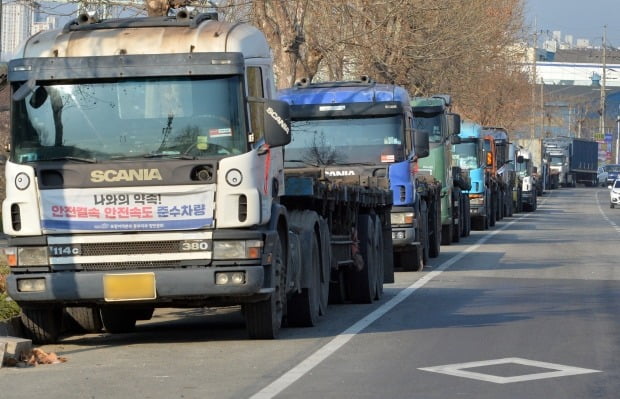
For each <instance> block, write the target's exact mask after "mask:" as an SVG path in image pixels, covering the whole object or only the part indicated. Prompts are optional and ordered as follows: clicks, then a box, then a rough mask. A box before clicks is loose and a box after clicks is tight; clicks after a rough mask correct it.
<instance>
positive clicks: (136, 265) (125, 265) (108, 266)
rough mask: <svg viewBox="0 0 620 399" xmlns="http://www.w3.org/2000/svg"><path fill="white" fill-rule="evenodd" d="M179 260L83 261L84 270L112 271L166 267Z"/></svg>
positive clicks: (177, 262)
mask: <svg viewBox="0 0 620 399" xmlns="http://www.w3.org/2000/svg"><path fill="white" fill-rule="evenodd" d="M180 265H181V262H180V261H153V262H148V261H147V262H120V263H118V262H114V263H83V264H81V265H80V266H81V268H82V270H84V271H93V272H94V271H112V270H143V269H166V268H174V267H179V266H180Z"/></svg>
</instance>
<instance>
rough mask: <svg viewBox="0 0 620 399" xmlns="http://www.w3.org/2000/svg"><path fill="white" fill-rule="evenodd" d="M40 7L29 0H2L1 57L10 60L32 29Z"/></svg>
mask: <svg viewBox="0 0 620 399" xmlns="http://www.w3.org/2000/svg"><path fill="white" fill-rule="evenodd" d="M38 7H39V4H37V3H36V2H32V1H28V0H12V1H2V44H1V48H0V51H2V53H1V54H0V58H1V59H2V60H3V61H6V60H8V59H9V58H10V57H11V56H12V54H13V52H14V51H15V50H16V49H17V48H18V47H19V45H20V44H21V43H22V42H23V41H24V40H26V39H27V38H28V37H29V36H30V35H31V31H32V24H33V22H34V12H35V10H36V9H37V8H38Z"/></svg>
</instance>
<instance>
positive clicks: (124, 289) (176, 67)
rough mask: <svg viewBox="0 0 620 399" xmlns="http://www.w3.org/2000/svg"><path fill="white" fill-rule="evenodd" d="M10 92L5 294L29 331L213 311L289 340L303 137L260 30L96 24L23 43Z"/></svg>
mask: <svg viewBox="0 0 620 399" xmlns="http://www.w3.org/2000/svg"><path fill="white" fill-rule="evenodd" d="M8 81H9V83H10V90H11V95H12V97H11V98H12V104H11V152H10V159H9V160H8V161H7V163H6V177H7V179H6V181H7V186H6V199H5V200H4V202H3V205H2V209H3V215H4V218H3V227H4V232H5V233H6V234H7V235H8V236H9V238H8V248H7V249H6V253H7V255H8V259H9V266H10V269H11V274H10V275H9V277H8V280H7V285H8V292H9V295H10V296H11V297H12V298H13V299H14V300H15V301H16V302H17V303H18V304H19V305H20V306H21V308H22V321H23V324H24V326H25V329H26V333H27V334H28V336H29V337H31V338H32V339H33V340H34V341H35V342H39V343H46V342H54V341H55V340H56V339H57V338H58V337H59V335H60V333H61V332H62V331H61V327H62V325H61V324H62V323H61V320H62V318H63V312H68V313H69V314H70V315H72V316H73V317H74V318H76V319H77V321H78V322H79V323H80V324H82V325H84V326H90V327H93V329H94V330H97V329H96V328H95V327H96V326H98V325H99V326H100V325H101V319H102V321H103V325H104V326H105V328H106V329H107V330H108V332H125V331H129V330H131V329H132V328H133V327H134V326H135V323H136V320H138V319H144V318H150V317H151V315H152V313H153V310H154V309H155V308H157V307H193V306H206V305H207V304H208V305H210V306H221V305H231V304H238V305H242V306H243V307H244V309H245V312H244V314H245V315H246V317H247V320H246V321H247V323H246V324H247V328H248V332H249V335H250V336H251V337H255V338H256V337H260V338H274V337H275V336H276V335H277V332H278V330H279V326H280V322H281V319H282V317H283V310H284V306H283V304H284V301H285V293H286V290H285V287H286V283H285V282H283V281H281V280H279V279H278V278H276V276H279V275H281V274H282V273H281V270H280V269H281V268H282V259H287V246H286V243H287V234H288V233H287V228H286V225H285V223H283V220H284V216H283V215H284V209H283V207H282V206H281V205H280V204H279V203H278V198H279V196H281V195H282V194H283V192H284V184H283V170H282V169H283V168H282V156H283V150H282V146H283V145H285V144H286V143H288V141H290V134H289V133H290V132H289V131H290V126H289V122H288V105H287V104H285V103H282V102H278V101H275V100H273V97H274V94H275V90H274V86H273V66H272V60H271V53H270V49H269V46H268V44H267V40H266V39H265V37H264V35H263V34H262V33H261V32H260V31H258V30H257V29H256V28H254V27H252V26H250V25H246V24H235V25H232V24H228V23H226V22H222V21H218V20H217V15H216V14H192V13H189V12H187V11H184V10H183V11H179V12H178V13H177V14H176V16H166V17H150V18H125V19H111V20H94V19H93V18H92V17H90V16H88V15H84V16H80V17H79V18H77V19H76V20H73V21H71V22H69V23H68V24H67V25H66V26H65V27H64V28H61V29H58V30H53V31H44V32H39V33H38V34H36V35H34V36H33V37H31V38H30V39H28V40H27V41H26V42H25V44H24V45H23V47H22V48H21V49H20V50H19V51H18V52H17V54H16V55H15V58H14V59H13V60H12V61H11V62H10V63H9V67H8ZM283 226H284V227H283Z"/></svg>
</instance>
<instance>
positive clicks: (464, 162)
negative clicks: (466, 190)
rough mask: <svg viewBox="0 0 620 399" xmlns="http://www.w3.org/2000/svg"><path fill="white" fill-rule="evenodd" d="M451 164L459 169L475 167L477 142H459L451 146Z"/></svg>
mask: <svg viewBox="0 0 620 399" xmlns="http://www.w3.org/2000/svg"><path fill="white" fill-rule="evenodd" d="M452 166H458V167H460V168H461V169H475V168H477V167H478V144H477V143H461V144H456V145H453V146H452Z"/></svg>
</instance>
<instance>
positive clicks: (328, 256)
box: [319, 217, 383, 316]
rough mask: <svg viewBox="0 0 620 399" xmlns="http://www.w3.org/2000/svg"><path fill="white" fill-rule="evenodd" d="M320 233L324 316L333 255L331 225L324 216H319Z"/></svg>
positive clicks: (327, 301) (322, 313) (322, 311)
mask: <svg viewBox="0 0 620 399" xmlns="http://www.w3.org/2000/svg"><path fill="white" fill-rule="evenodd" d="M319 234H320V240H319V243H320V245H319V252H320V254H321V288H320V290H319V291H320V305H321V307H320V309H319V312H320V314H321V315H323V316H324V315H326V314H327V305H328V304H329V282H330V280H331V271H332V262H333V257H332V244H331V234H330V232H329V225H328V224H327V221H326V220H325V219H324V218H322V217H319ZM382 242H383V241H382Z"/></svg>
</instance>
